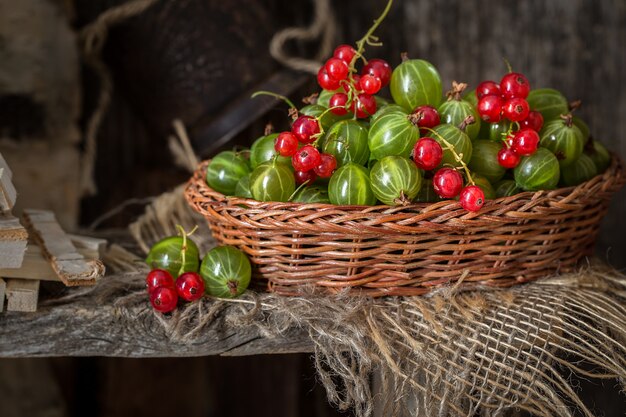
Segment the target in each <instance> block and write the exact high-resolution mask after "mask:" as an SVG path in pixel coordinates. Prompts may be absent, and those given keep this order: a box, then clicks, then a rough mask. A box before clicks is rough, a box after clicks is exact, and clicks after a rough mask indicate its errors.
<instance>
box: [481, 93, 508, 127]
mask: <svg viewBox="0 0 626 417" xmlns="http://www.w3.org/2000/svg"><path fill="white" fill-rule="evenodd" d="M503 104H504V103H503V102H502V98H500V97H499V96H484V97H483V98H481V99H480V100H478V107H477V108H478V114H480V118H481V119H483V120H484V121H485V122H489V123H496V122H499V121H500V119H501V118H502V105H503Z"/></svg>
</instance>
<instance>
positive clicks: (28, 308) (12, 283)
mask: <svg viewBox="0 0 626 417" xmlns="http://www.w3.org/2000/svg"><path fill="white" fill-rule="evenodd" d="M39 284H40V281H37V280H31V279H9V280H8V281H7V288H6V295H7V311H20V312H34V311H37V301H38V300H39ZM26 331H28V330H26Z"/></svg>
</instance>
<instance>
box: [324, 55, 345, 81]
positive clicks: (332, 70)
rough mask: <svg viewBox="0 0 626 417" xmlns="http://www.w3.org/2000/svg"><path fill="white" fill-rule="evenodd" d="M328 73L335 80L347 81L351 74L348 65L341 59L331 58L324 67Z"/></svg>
mask: <svg viewBox="0 0 626 417" xmlns="http://www.w3.org/2000/svg"><path fill="white" fill-rule="evenodd" d="M324 68H326V72H327V73H328V75H330V76H331V77H332V78H334V79H335V80H345V79H346V77H347V76H348V72H350V68H349V67H348V64H346V63H345V62H343V61H342V60H341V59H339V58H330V59H329V60H328V61H326V64H325V65H324Z"/></svg>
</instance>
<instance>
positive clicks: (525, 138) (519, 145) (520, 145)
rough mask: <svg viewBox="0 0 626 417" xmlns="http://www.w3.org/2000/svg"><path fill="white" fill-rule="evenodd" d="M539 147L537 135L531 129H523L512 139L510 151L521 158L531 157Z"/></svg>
mask: <svg viewBox="0 0 626 417" xmlns="http://www.w3.org/2000/svg"><path fill="white" fill-rule="evenodd" d="M538 147H539V133H537V132H535V131H534V130H533V129H530V128H524V129H521V130H520V131H519V132H517V133H516V134H515V136H514V137H513V146H512V148H511V149H513V151H514V152H515V153H516V154H518V155H521V156H527V155H532V154H534V153H535V151H536V150H537V148H538Z"/></svg>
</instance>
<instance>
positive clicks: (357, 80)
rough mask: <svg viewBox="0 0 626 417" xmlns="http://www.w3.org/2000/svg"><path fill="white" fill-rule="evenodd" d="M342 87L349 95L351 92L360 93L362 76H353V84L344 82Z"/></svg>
mask: <svg viewBox="0 0 626 417" xmlns="http://www.w3.org/2000/svg"><path fill="white" fill-rule="evenodd" d="M341 87H342V88H343V91H345V92H346V93H349V92H350V90H357V91H359V89H360V88H361V76H360V75H359V74H353V75H352V82H348V81H342V82H341Z"/></svg>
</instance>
